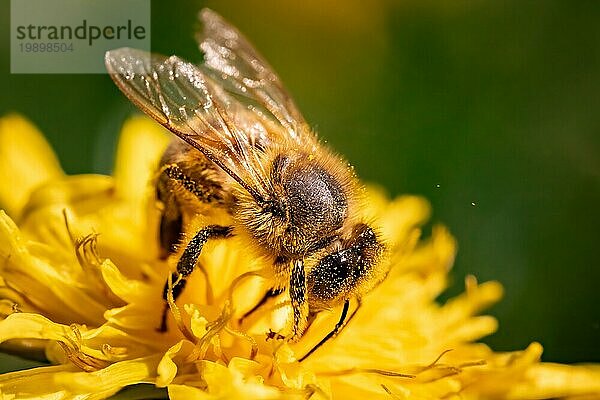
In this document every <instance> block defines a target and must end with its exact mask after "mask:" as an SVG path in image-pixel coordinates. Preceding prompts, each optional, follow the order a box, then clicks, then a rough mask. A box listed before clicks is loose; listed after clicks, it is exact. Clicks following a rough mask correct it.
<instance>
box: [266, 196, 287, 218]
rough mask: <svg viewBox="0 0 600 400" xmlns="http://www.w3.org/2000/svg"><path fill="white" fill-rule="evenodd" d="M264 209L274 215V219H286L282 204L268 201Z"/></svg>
mask: <svg viewBox="0 0 600 400" xmlns="http://www.w3.org/2000/svg"><path fill="white" fill-rule="evenodd" d="M262 209H263V210H264V211H265V212H267V213H269V214H271V215H273V216H274V217H278V218H283V217H285V211H284V210H283V207H282V206H281V204H279V203H277V202H275V201H272V200H268V201H266V202H265V203H264V204H263V206H262Z"/></svg>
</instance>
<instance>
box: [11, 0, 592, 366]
mask: <svg viewBox="0 0 600 400" xmlns="http://www.w3.org/2000/svg"><path fill="white" fill-rule="evenodd" d="M298 3H300V2H298ZM363 3H364V4H360V2H358V1H350V2H344V3H342V2H340V3H339V4H337V3H332V2H328V3H322V2H317V1H309V2H307V3H304V4H303V5H302V6H300V5H296V4H293V3H291V2H290V3H287V2H275V1H267V2H264V1H260V2H259V1H246V2H233V1H219V2H216V1H215V2H208V3H206V2H199V1H195V2H190V1H186V2H183V1H182V2H164V1H163V2H158V1H157V2H153V3H152V6H153V7H152V46H153V49H154V50H155V51H157V52H161V53H166V54H172V53H176V54H178V55H181V56H183V57H185V58H188V59H191V60H198V59H199V58H200V56H199V53H198V51H197V49H196V48H195V45H194V42H193V39H192V32H193V28H194V26H195V25H196V22H195V14H196V11H197V10H198V9H199V8H201V7H202V6H203V5H209V6H211V7H213V8H214V9H215V10H217V11H218V12H220V13H222V14H223V15H224V16H225V17H226V18H228V19H230V20H231V21H232V22H234V23H235V24H236V25H237V26H239V27H240V29H241V30H242V31H243V32H245V33H246V34H247V36H249V37H250V38H251V40H252V41H253V42H254V43H255V44H256V46H257V48H259V49H260V50H261V51H262V52H263V54H264V55H265V56H266V57H267V58H268V59H269V60H270V61H271V63H272V65H273V66H274V67H275V69H276V70H277V71H278V72H279V74H280V75H281V77H282V79H283V81H284V82H285V83H286V84H287V86H288V88H289V89H290V91H291V92H292V93H293V94H294V97H295V98H296V100H297V102H298V103H299V105H300V107H301V109H302V110H303V112H304V114H305V116H306V118H307V119H308V120H309V121H310V122H311V123H312V124H313V125H314V126H315V127H316V129H317V130H318V132H319V133H320V135H321V136H322V137H323V138H325V139H327V141H328V142H330V143H331V145H332V146H333V147H334V148H335V149H337V150H338V151H340V152H341V153H343V154H345V155H346V156H347V157H348V159H350V160H351V161H352V162H353V163H354V164H355V166H356V168H357V170H358V172H359V174H360V175H361V176H362V177H363V178H364V179H365V180H367V181H371V182H377V183H380V184H382V185H383V186H385V187H386V188H387V189H388V190H389V191H390V192H391V194H393V195H397V194H401V193H414V194H420V195H423V196H425V197H426V198H428V199H429V200H430V201H431V203H432V205H433V210H434V214H433V222H434V223H438V222H441V223H444V224H445V225H447V226H448V227H449V228H450V229H451V231H452V232H453V234H454V235H455V236H456V237H457V239H458V242H459V246H460V251H459V254H458V258H457V261H456V266H455V268H454V270H453V273H452V276H453V278H454V284H453V286H452V287H451V288H450V290H449V293H450V294H456V293H458V292H460V291H461V290H462V289H463V285H462V281H463V278H464V276H465V275H466V274H469V273H472V274H475V275H476V276H477V277H478V278H479V279H480V280H481V281H485V280H490V279H497V280H499V281H501V282H502V283H503V284H504V285H505V288H506V295H505V298H504V300H503V301H502V302H501V303H500V304H499V305H498V306H496V307H495V308H493V309H492V313H493V314H494V315H496V316H497V317H498V318H499V320H500V330H499V332H498V333H496V334H495V335H493V336H491V337H489V338H487V339H486V342H487V343H489V344H491V345H492V346H493V347H494V348H495V349H497V350H512V349H520V348H524V347H525V346H526V345H527V344H528V343H529V342H531V341H533V340H538V341H540V342H541V343H542V344H543V345H544V347H545V353H544V359H545V360H550V361H560V362H579V361H600V341H599V339H600V311H599V310H600V307H599V305H600V295H599V291H598V285H599V284H600V266H599V262H598V256H597V255H598V251H597V248H596V246H598V243H599V239H600V213H599V212H598V205H599V203H600V112H599V110H598V108H599V106H600V24H599V23H598V21H600V3H598V2H595V1H588V2H586V1H577V2H572V1H567V0H565V1H543V2H542V1H519V0H512V1H503V2H476V1H468V2H467V1H463V2H461V1H456V2H430V1H426V2H423V1H417V0H414V1H408V2H391V1H390V2H371V3H370V4H367V2H363ZM448 3H452V4H448ZM82 4H83V2H82ZM0 15H1V16H0V18H2V20H1V23H0V37H1V42H0V51H1V52H2V55H3V56H2V62H1V63H0V88H1V93H2V94H1V95H0V113H2V114H4V113H6V112H8V111H18V112H20V113H22V114H24V115H26V116H27V117H29V118H30V119H31V120H33V121H34V122H35V123H36V124H37V125H38V126H39V127H40V128H41V129H42V130H43V131H44V132H45V133H46V134H47V136H48V139H49V140H50V142H51V143H52V145H53V146H54V147H55V149H56V151H57V153H58V154H59V156H60V159H61V160H62V163H63V166H64V168H65V170H66V171H67V172H69V173H81V172H90V171H94V172H109V171H110V166H111V162H112V154H113V149H114V143H115V141H116V135H117V133H118V129H119V126H120V124H121V122H122V120H123V119H124V118H125V116H126V115H128V113H130V112H132V111H133V108H132V107H131V106H130V105H129V104H128V103H127V101H126V100H125V99H124V97H123V96H122V95H121V94H120V93H119V92H118V90H117V89H116V88H115V87H114V85H113V84H112V82H111V81H110V79H109V78H108V77H107V76H104V75H10V73H9V65H10V64H9V56H8V53H9V51H8V49H9V47H8V46H9V43H8V37H9V33H8V27H9V15H10V14H9V12H8V1H7V0H3V2H2V9H1V10H0ZM446 297H447V296H446ZM446 297H445V298H446ZM442 300H443V299H442Z"/></svg>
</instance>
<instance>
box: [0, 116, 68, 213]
mask: <svg viewBox="0 0 600 400" xmlns="http://www.w3.org/2000/svg"><path fill="white" fill-rule="evenodd" d="M62 176H63V171H62V169H61V167H60V164H59V162H58V159H57V158H56V156H55V154H54V151H53V150H52V148H51V147H50V145H49V144H48V142H47V141H46V139H45V138H44V136H43V135H42V133H41V132H40V131H39V130H38V129H37V128H36V127H35V126H34V125H33V124H32V123H31V122H29V121H28V120H27V119H25V118H23V117H22V116H20V115H18V114H8V115H6V116H4V117H1V118H0V183H1V184H0V208H4V209H5V210H6V211H7V212H8V214H10V215H11V216H13V217H18V216H19V215H20V213H21V210H22V208H23V207H24V205H25V204H26V202H27V200H28V198H29V194H30V193H31V191H32V190H33V189H34V188H36V187H37V186H39V185H40V184H41V183H44V182H48V181H50V180H53V179H56V178H60V177H62Z"/></svg>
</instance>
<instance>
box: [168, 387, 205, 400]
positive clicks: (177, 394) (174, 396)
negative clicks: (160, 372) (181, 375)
mask: <svg viewBox="0 0 600 400" xmlns="http://www.w3.org/2000/svg"><path fill="white" fill-rule="evenodd" d="M168 390H169V399H171V400H208V399H215V398H216V396H212V395H210V394H208V393H206V392H205V391H204V390H200V389H198V388H195V387H192V386H186V385H169V387H168Z"/></svg>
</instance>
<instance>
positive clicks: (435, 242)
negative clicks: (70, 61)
mask: <svg viewBox="0 0 600 400" xmlns="http://www.w3.org/2000/svg"><path fill="white" fill-rule="evenodd" d="M168 140H169V137H168V136H167V135H166V134H165V133H163V131H162V128H159V127H157V125H156V124H154V123H153V122H150V121H149V120H147V119H146V118H143V117H134V118H132V119H130V120H128V121H127V122H126V124H125V126H124V127H123V131H122V133H121V139H120V145H119V149H118V153H117V160H116V165H115V172H114V174H113V176H112V177H110V176H101V175H78V176H66V175H65V174H64V173H63V172H62V171H61V169H60V167H59V164H58V162H57V160H56V159H55V157H54V155H53V153H52V151H51V150H50V148H49V146H48V145H47V144H46V142H45V141H44V139H43V137H42V135H41V134H40V133H39V132H38V131H37V130H36V128H35V127H33V126H32V125H31V124H30V123H29V122H27V121H26V120H25V119H23V118H22V117H19V116H16V115H10V116H7V117H4V118H2V119H1V120H0V206H1V207H3V208H4V209H5V210H6V212H4V211H2V212H0V278H1V279H0V282H1V284H2V288H1V290H0V296H1V298H0V305H1V307H0V312H1V313H2V317H3V320H2V321H1V322H0V341H1V342H3V343H4V346H5V348H8V349H11V350H20V351H21V352H22V353H25V354H30V355H31V354H35V353H38V354H39V353H42V354H44V355H45V357H46V358H47V359H48V360H49V361H50V363H51V364H52V365H51V366H44V367H38V368H33V369H29V370H23V371H17V372H12V373H7V374H4V375H0V393H1V394H2V396H3V398H10V399H32V398H44V399H67V398H85V399H102V398H107V397H110V396H111V395H113V394H115V393H116V392H118V391H119V390H121V389H123V388H125V387H127V386H130V385H134V384H137V383H147V384H153V385H155V386H156V387H161V388H162V387H166V388H167V389H168V395H169V397H170V398H172V399H217V398H219V399H229V398H231V399H237V398H240V399H276V398H313V399H327V398H336V399H345V398H361V397H362V398H369V399H370V398H382V399H390V398H392V399H403V398H411V399H412V398H414V399H434V398H468V399H489V398H510V399H539V398H555V397H569V396H573V397H575V396H591V397H593V396H600V367H598V366H595V365H592V366H566V365H559V364H550V363H540V355H541V352H542V348H541V346H540V345H539V344H537V343H533V344H531V345H530V346H529V347H528V348H527V349H525V350H523V351H517V352H510V353H495V352H493V351H492V350H491V349H490V348H489V347H488V346H486V345H484V344H481V343H476V341H477V340H479V339H480V338H481V337H483V336H485V335H488V334H490V333H492V332H494V331H495V330H496V328H497V323H496V320H495V319H494V318H492V317H489V316H482V315H479V313H480V312H481V311H482V310H483V309H485V308H486V307H488V306H489V305H491V304H493V303H495V302H496V301H498V300H499V299H500V297H501V296H502V287H501V286H500V284H499V283H497V282H486V283H483V284H479V283H478V282H477V281H476V279H475V278H473V277H469V278H468V279H467V282H466V291H465V293H464V294H462V295H460V296H458V297H457V298H454V299H452V300H450V301H448V302H447V303H445V304H443V305H440V304H438V303H436V301H435V298H436V297H437V296H438V295H439V294H440V293H441V292H442V291H443V290H444V289H445V287H446V286H447V280H448V271H449V270H450V268H451V267H452V264H453V260H454V256H455V252H456V243H455V241H454V239H453V237H452V236H451V235H450V233H449V232H448V231H447V230H446V229H445V228H443V227H437V228H435V229H434V230H433V233H432V235H431V237H430V238H428V239H422V238H421V236H420V229H419V227H420V226H421V225H422V224H423V223H424V222H425V221H426V220H427V218H428V214H429V206H428V204H427V202H426V201H425V200H423V199H421V198H418V197H412V196H403V197H400V198H397V199H394V200H389V199H388V198H386V196H385V195H384V194H383V193H382V191H380V190H378V189H376V188H370V189H368V196H369V200H370V201H369V207H370V208H371V210H370V211H371V213H372V214H373V215H376V216H377V217H378V218H379V220H381V221H382V228H381V229H382V234H383V235H384V236H385V238H386V239H387V242H388V243H389V245H390V248H391V255H390V261H389V262H390V263H392V268H391V272H390V274H389V275H388V277H387V278H386V279H385V281H384V282H383V283H382V284H380V285H379V286H378V287H376V288H375V289H374V290H373V291H372V292H371V293H370V294H368V295H367V296H365V298H364V299H362V306H361V307H360V308H359V309H358V310H357V312H356V314H355V315H354V318H353V319H352V320H351V321H350V322H349V323H348V324H347V325H346V326H345V327H344V329H343V330H341V332H340V333H339V334H338V335H337V336H336V337H334V338H332V339H331V340H329V341H327V342H326V343H325V344H324V345H322V346H321V347H319V348H318V349H317V350H316V351H315V352H314V353H312V354H311V355H310V356H309V357H305V355H306V354H307V352H308V351H310V349H311V348H313V346H314V344H315V343H318V342H319V340H320V339H322V338H323V337H324V336H325V335H326V334H327V333H328V332H330V331H331V329H332V327H333V326H334V325H335V323H336V321H337V319H338V318H339V313H340V310H339V309H335V310H331V311H323V312H321V313H320V314H319V315H318V316H317V318H316V319H315V320H314V322H313V323H312V324H311V326H310V327H309V329H308V331H307V332H306V333H305V335H304V336H303V337H302V338H301V340H300V341H298V342H297V343H293V344H292V343H287V342H286V341H285V340H282V339H281V338H279V337H278V336H277V335H276V334H272V333H271V332H276V331H278V330H279V329H280V328H281V326H282V325H283V324H285V319H286V318H285V316H286V312H287V310H286V307H289V306H288V305H286V304H285V302H283V303H282V302H275V301H273V302H268V303H267V304H265V305H264V306H263V307H260V308H259V309H257V310H256V311H254V312H252V313H250V314H248V312H249V311H250V310H252V309H253V308H254V306H255V305H256V304H257V303H258V302H259V301H260V300H261V298H262V296H263V294H264V293H265V291H266V290H267V288H268V284H267V282H266V281H265V279H264V278H263V277H261V276H250V277H247V275H245V276H246V278H245V279H240V276H242V274H245V273H247V272H248V271H262V270H263V269H264V268H265V267H266V265H265V264H264V263H265V262H264V261H262V260H261V259H259V258H256V257H253V255H252V254H251V253H249V252H248V251H247V249H246V246H245V244H244V242H243V241H242V240H241V239H239V238H236V237H235V236H234V237H233V238H231V239H228V240H221V241H215V242H209V243H208V244H207V245H206V247H205V249H204V250H203V253H202V255H201V258H200V262H201V264H202V266H203V267H204V268H203V270H202V272H196V273H195V274H193V275H192V278H191V279H190V282H189V285H188V288H187V289H186V290H185V292H184V294H183V295H182V296H181V297H180V298H179V299H178V300H177V303H176V304H175V303H172V304H171V306H172V312H171V315H170V316H169V324H170V326H171V327H172V328H171V329H169V330H168V332H165V333H161V332H159V331H157V326H159V323H160V319H161V314H162V310H163V299H162V292H163V285H164V281H165V277H167V276H169V271H171V270H172V269H173V265H170V263H172V260H167V261H164V260H162V259H160V257H159V252H158V245H157V243H156V235H157V232H156V230H157V226H158V218H159V210H158V209H157V207H156V206H155V201H154V193H153V190H152V186H151V183H150V182H152V180H153V179H154V175H155V172H154V171H156V167H157V164H158V160H159V158H160V155H161V153H162V151H163V150H164V148H165V146H166V144H167V142H168ZM140 146H142V147H143V148H140ZM201 222H202V221H198V224H200V223H201ZM170 300H171V302H172V299H170Z"/></svg>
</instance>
